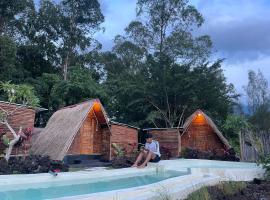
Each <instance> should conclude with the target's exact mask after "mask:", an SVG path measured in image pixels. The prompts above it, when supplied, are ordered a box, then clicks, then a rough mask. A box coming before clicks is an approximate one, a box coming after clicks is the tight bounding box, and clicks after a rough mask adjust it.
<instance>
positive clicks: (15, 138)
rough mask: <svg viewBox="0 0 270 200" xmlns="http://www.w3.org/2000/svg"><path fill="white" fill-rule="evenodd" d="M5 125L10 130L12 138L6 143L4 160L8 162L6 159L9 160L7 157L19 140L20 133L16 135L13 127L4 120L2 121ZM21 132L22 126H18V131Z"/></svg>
mask: <svg viewBox="0 0 270 200" xmlns="http://www.w3.org/2000/svg"><path fill="white" fill-rule="evenodd" d="M4 124H5V125H6V126H7V127H8V129H9V130H10V131H11V133H12V135H13V137H14V138H13V140H11V142H10V143H9V145H8V148H7V149H6V155H5V159H6V161H7V162H8V160H9V158H10V155H11V153H12V149H13V147H14V145H15V144H16V143H17V142H18V141H19V140H20V137H21V136H20V135H18V134H17V133H16V132H15V131H14V129H13V128H12V127H11V126H10V125H9V123H8V122H5V123H4ZM21 132H22V127H20V130H19V133H21Z"/></svg>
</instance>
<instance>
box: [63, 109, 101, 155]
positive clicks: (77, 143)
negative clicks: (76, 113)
mask: <svg viewBox="0 0 270 200" xmlns="http://www.w3.org/2000/svg"><path fill="white" fill-rule="evenodd" d="M101 148H102V131H101V128H100V126H99V124H98V123H97V119H96V117H95V115H94V112H93V111H91V112H90V113H89V114H88V116H87V118H86V119H85V121H84V122H83V124H82V126H81V128H80V130H79V131H78V133H77V135H76V136H75V138H74V140H73V142H72V144H71V146H70V148H69V151H68V154H101V151H102V149H101Z"/></svg>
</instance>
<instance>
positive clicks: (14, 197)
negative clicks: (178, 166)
mask: <svg viewBox="0 0 270 200" xmlns="http://www.w3.org/2000/svg"><path fill="white" fill-rule="evenodd" d="M186 174H188V172H180V171H172V170H165V171H164V172H159V173H157V172H151V173H148V174H141V175H134V176H127V177H120V178H119V177H107V178H102V179H99V180H89V181H85V180H82V181H76V182H73V183H67V182H62V183H59V182H55V183H54V182H53V181H52V182H50V183H42V184H35V185H32V186H31V185H26V188H21V189H18V190H16V189H15V190H14V189H12V188H11V189H10V190H8V189H7V188H5V189H4V190H3V188H2V191H1V188H0V200H44V199H53V198H60V197H67V196H75V195H83V194H91V193H96V192H105V191H111V190H118V189H124V188H131V187H137V186H143V185H147V184H151V183H156V182H159V181H162V180H166V179H169V178H173V177H177V176H182V175H186ZM56 178H57V177H56Z"/></svg>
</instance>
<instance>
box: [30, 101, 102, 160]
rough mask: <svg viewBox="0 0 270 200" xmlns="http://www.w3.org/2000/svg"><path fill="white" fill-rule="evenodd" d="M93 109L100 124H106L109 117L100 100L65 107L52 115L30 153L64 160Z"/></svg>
mask: <svg viewBox="0 0 270 200" xmlns="http://www.w3.org/2000/svg"><path fill="white" fill-rule="evenodd" d="M92 109H94V112H95V114H96V116H97V118H98V120H99V122H100V123H101V124H106V123H107V116H106V113H105V111H104V108H103V106H102V105H101V103H100V101H99V100H98V99H94V100H89V101H86V102H83V103H80V104H76V105H72V106H68V107H65V108H63V109H61V110H58V111H57V112H55V113H54V114H53V115H52V117H51V118H50V120H49V121H48V123H47V126H46V127H45V128H44V130H42V132H41V133H40V134H39V135H38V136H37V138H35V143H34V144H33V145H32V147H31V151H30V153H31V154H35V155H48V156H50V158H51V159H53V160H63V158H64V156H65V155H66V153H67V152H68V150H69V148H70V146H71V144H72V142H73V139H74V138H75V136H76V134H77V133H78V131H79V129H80V127H81V125H82V123H83V122H84V120H85V118H86V117H87V116H88V113H89V112H90V111H91V110H92Z"/></svg>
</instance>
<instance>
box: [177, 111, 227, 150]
mask: <svg viewBox="0 0 270 200" xmlns="http://www.w3.org/2000/svg"><path fill="white" fill-rule="evenodd" d="M186 147H189V148H193V149H197V150H200V151H215V152H216V153H218V154H223V152H224V145H223V143H222V141H221V140H220V139H219V137H218V136H217V134H216V133H215V132H214V130H213V129H212V127H211V126H210V125H209V124H208V123H207V121H206V120H205V118H204V117H203V116H197V117H196V119H194V120H193V121H192V123H191V125H190V127H189V128H188V130H187V132H186V133H184V134H183V135H182V137H181V149H182V150H183V149H185V148H186Z"/></svg>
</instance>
